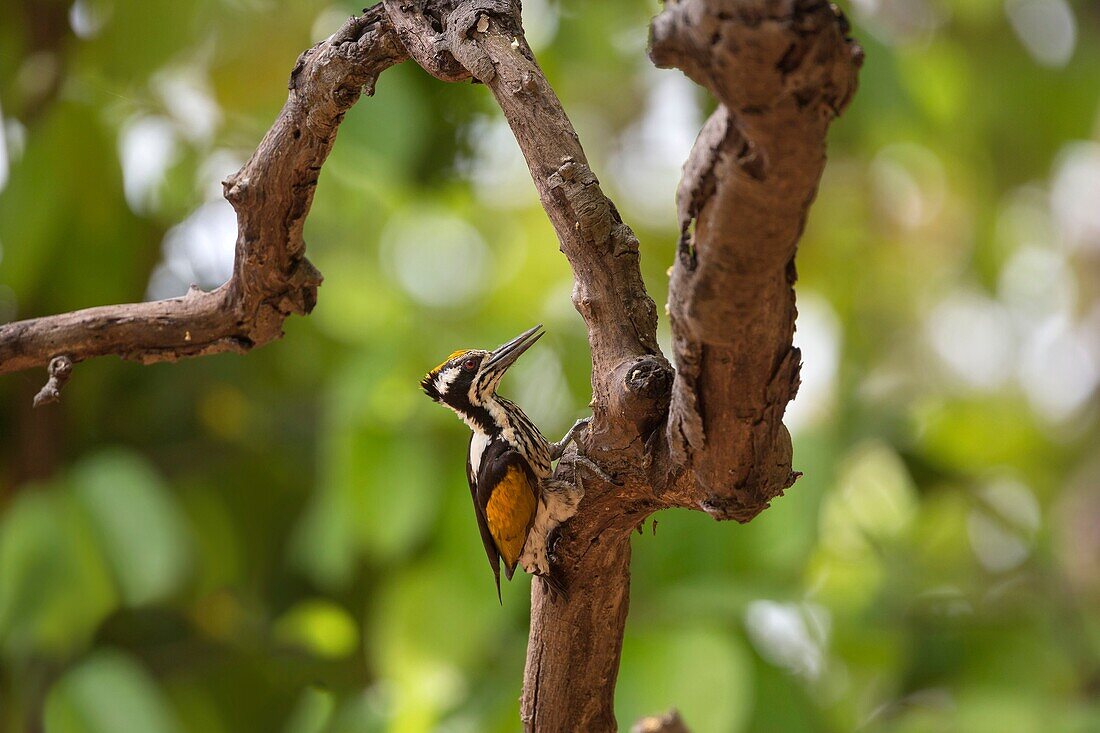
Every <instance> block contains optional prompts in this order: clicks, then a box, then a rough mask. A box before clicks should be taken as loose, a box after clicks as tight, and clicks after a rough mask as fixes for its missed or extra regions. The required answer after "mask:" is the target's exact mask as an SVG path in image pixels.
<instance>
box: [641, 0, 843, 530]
mask: <svg viewBox="0 0 1100 733" xmlns="http://www.w3.org/2000/svg"><path fill="white" fill-rule="evenodd" d="M846 32H847V24H846V23H845V22H844V21H843V18H842V17H841V16H840V15H839V11H837V10H836V8H835V6H830V5H828V4H826V3H824V2H821V1H820V0H782V1H781V2H773V1H771V0H738V1H737V2H732V1H730V0H724V1H723V0H678V1H675V0H670V1H669V2H668V3H667V5H666V7H665V10H664V11H663V12H662V13H661V15H659V16H658V17H657V18H656V19H655V20H654V21H653V25H652V29H651V49H650V56H651V57H652V59H653V61H654V62H655V63H656V64H657V65H658V66H664V67H670V66H673V67H677V68H680V69H682V70H683V71H684V73H686V74H687V75H688V76H690V77H691V78H692V79H694V80H695V81H696V82H698V83H700V84H702V85H703V86H705V87H707V88H708V89H710V91H711V92H713V93H714V95H715V96H716V97H717V98H718V100H719V101H720V102H721V105H720V106H719V108H718V110H717V111H715V112H714V114H713V115H712V116H711V118H710V119H709V120H708V121H707V123H706V125H705V126H704V127H703V131H702V132H701V133H700V134H699V138H698V139H697V140H696V142H695V146H694V148H693V149H692V151H691V155H690V157H689V158H688V161H687V163H686V165H685V166H684V176H683V179H682V181H681V184H680V188H679V191H678V193H677V208H678V210H679V219H680V242H679V248H678V252H677V256H676V261H675V264H674V266H673V272H672V281H671V284H670V288H669V307H670V315H671V318H672V333H673V337H674V348H675V360H676V365H677V372H676V383H675V386H674V388H673V392H672V408H671V412H670V415H669V420H668V444H669V449H670V452H671V457H672V460H673V462H674V464H675V465H676V466H678V467H685V468H690V469H691V471H690V473H689V474H686V475H685V480H684V481H683V482H681V485H680V487H679V490H678V492H677V493H676V494H675V496H672V497H670V498H671V499H673V500H674V501H675V502H676V503H678V504H680V505H683V506H688V507H693V508H702V509H704V510H705V511H707V512H709V513H710V514H711V515H712V516H714V517H715V518H717V519H737V520H739V521H742V522H745V521H748V520H749V519H752V518H753V517H754V516H756V515H757V514H758V513H759V512H760V511H761V510H763V509H764V508H765V507H767V505H768V502H769V501H770V500H771V499H772V498H774V497H775V496H777V495H779V494H781V493H782V492H783V491H784V489H786V488H787V487H789V486H790V485H791V484H792V483H793V482H794V480H795V479H796V478H797V476H798V474H796V473H794V472H793V471H792V470H791V438H790V435H789V434H788V433H787V429H786V428H785V427H784V426H783V422H782V417H783V411H784V409H785V408H786V406H787V403H788V402H789V401H790V400H792V399H793V398H794V395H795V392H796V390H797V389H798V370H799V352H798V349H796V348H794V347H793V346H792V339H793V335H794V319H795V314H796V311H795V298H794V287H793V286H794V282H795V277H796V274H795V265H794V254H795V248H796V246H797V244H798V239H799V237H800V236H801V235H802V229H803V227H804V226H805V223H806V215H807V213H808V212H809V208H810V204H811V202H812V201H813V198H814V195H815V193H816V192H817V185H818V181H819V180H820V178H821V172H822V169H823V168H824V165H825V133H826V131H827V129H828V126H829V123H830V122H831V121H832V120H833V119H834V118H835V117H836V116H837V115H838V114H840V112H841V110H843V109H844V107H845V106H846V105H847V104H848V101H849V100H850V99H851V97H852V95H853V94H854V92H855V88H856V72H857V70H858V67H859V63H860V61H861V59H862V51H861V50H860V49H859V47H858V46H857V45H855V44H854V43H853V42H852V41H851V40H850V39H848V38H846Z"/></svg>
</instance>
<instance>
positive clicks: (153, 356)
mask: <svg viewBox="0 0 1100 733" xmlns="http://www.w3.org/2000/svg"><path fill="white" fill-rule="evenodd" d="M404 58H405V51H404V48H403V47H402V46H401V45H400V43H398V41H397V38H396V35H395V34H394V32H393V28H392V27H391V26H390V24H389V20H388V18H387V17H386V14H385V11H384V10H383V9H382V7H381V6H380V5H378V6H375V7H374V8H371V9H369V10H367V11H365V12H364V14H363V15H361V16H359V17H355V18H351V19H349V20H348V21H347V23H345V24H344V26H343V27H342V28H341V29H340V30H339V31H337V32H336V33H335V34H333V35H332V36H331V37H330V38H329V39H327V40H326V41H324V42H322V43H319V44H317V45H316V46H314V47H313V48H311V49H309V50H308V51H306V52H305V53H303V54H302V55H301V57H299V59H298V63H297V65H296V66H295V67H294V71H293V72H292V74H291V77H290V94H289V96H288V98H287V101H286V104H285V105H284V106H283V109H282V112H281V113H280V114H279V117H278V119H276V120H275V123H274V124H273V125H272V127H271V129H270V130H269V131H268V133H267V135H266V136H264V139H263V141H262V142H261V143H260V145H259V147H258V148H257V149H256V152H255V153H253V155H252V158H251V159H250V160H249V161H248V163H246V164H245V166H244V167H243V168H242V169H241V170H240V171H239V172H238V173H236V174H234V175H232V176H230V177H229V179H227V180H226V181H225V184H224V186H225V196H226V198H227V199H229V201H230V203H232V204H233V207H234V208H235V209H236V211H237V249H236V258H235V260H234V265H233V277H232V278H231V279H230V280H229V282H227V283H226V284H224V285H222V286H221V287H219V288H217V289H216V290H214V291H212V292H203V291H201V290H199V289H197V288H194V287H193V288H192V289H191V290H190V291H189V292H188V293H187V295H185V296H183V297H181V298H172V299H168V300H160V301H155V302H150V303H131V304H126V305H112V306H102V307H98V308H88V309H86V310H81V311H76V312H73V313H64V314H61V315H56V316H47V317H44V318H34V319H30V320H25V321H17V322H15V323H9V324H6V325H3V326H0V374H5V373H8V372H15V371H19V370H22V369H29V368H32V367H36V366H44V365H46V364H48V363H50V361H51V360H52V359H54V357H58V356H65V357H68V358H69V359H70V360H71V361H72V362H78V361H83V360H85V359H90V358H93V357H97V356H105V355H109V354H114V355H117V356H120V357H122V358H124V359H133V360H136V361H140V362H142V363H146V364H148V363H151V362H157V361H175V360H177V359H181V358H184V357H191V356H201V355H204V354H214V353H219V352H225V351H236V352H242V351H247V350H249V349H251V348H253V347H256V346H261V345H263V344H265V343H268V342H269V341H272V340H274V339H277V338H279V337H280V336H282V324H283V321H284V320H285V319H286V318H287V316H289V315H290V314H291V313H297V314H305V313H309V312H310V311H311V310H312V309H313V305H314V303H315V302H316V299H317V287H318V286H319V285H320V284H321V275H320V273H319V272H317V270H316V269H315V268H314V267H313V265H311V264H310V262H309V260H307V259H306V258H305V256H304V250H305V243H304V241H303V239H302V226H303V224H304V222H305V217H306V214H307V213H308V212H309V208H310V205H311V204H312V202H313V191H314V187H315V186H316V184H317V176H318V174H319V172H320V170H321V165H322V164H323V163H324V162H325V159H326V158H327V157H328V153H329V151H330V150H331V149H332V144H333V141H334V140H335V137H336V129H337V127H338V125H339V124H340V121H341V120H342V119H343V116H344V113H345V112H346V111H347V110H348V108H349V107H351V105H352V104H354V103H355V101H356V100H357V99H358V98H359V96H360V93H361V92H362V91H363V90H366V92H367V93H368V94H370V93H372V92H373V84H374V82H375V80H376V79H377V77H378V74H380V73H381V72H382V71H383V70H384V69H386V68H388V67H389V66H391V65H393V64H395V63H397V62H399V61H401V60H403V59H404Z"/></svg>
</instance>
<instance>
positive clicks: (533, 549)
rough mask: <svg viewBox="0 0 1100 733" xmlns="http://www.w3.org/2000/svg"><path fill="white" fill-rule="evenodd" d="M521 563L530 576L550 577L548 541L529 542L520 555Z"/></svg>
mask: <svg viewBox="0 0 1100 733" xmlns="http://www.w3.org/2000/svg"><path fill="white" fill-rule="evenodd" d="M519 562H520V564H521V565H523V569H524V570H526V571H527V573H528V574H530V575H544V576H545V575H549V574H550V557H549V555H548V553H547V551H546V541H545V539H543V540H542V541H541V542H540V541H536V542H528V543H527V546H526V547H525V548H524V549H523V554H522V555H520V558H519Z"/></svg>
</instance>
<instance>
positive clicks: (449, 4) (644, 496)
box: [384, 0, 672, 732]
mask: <svg viewBox="0 0 1100 733" xmlns="http://www.w3.org/2000/svg"><path fill="white" fill-rule="evenodd" d="M384 2H385V5H386V8H387V10H388V11H389V12H390V17H391V20H392V21H393V24H394V27H395V28H398V29H399V33H400V34H401V38H402V41H403V42H404V43H405V44H406V47H407V48H409V50H410V53H411V54H412V56H413V57H414V58H415V59H416V61H417V62H418V63H420V64H421V65H422V66H424V67H425V69H427V70H428V71H429V72H430V73H432V74H433V75H435V76H437V77H439V78H442V79H462V78H465V75H464V74H462V73H460V72H456V70H455V69H454V67H453V64H452V63H451V60H453V61H455V62H457V63H458V64H459V65H460V66H461V67H462V68H463V69H466V70H467V71H468V72H469V74H470V75H472V76H473V77H474V78H475V79H476V80H478V81H480V82H481V83H483V84H485V85H486V86H487V87H488V88H489V90H490V91H491V92H492V94H493V97H494V99H495V100H496V101H497V104H499V106H500V108H501V111H502V112H503V113H504V117H505V119H506V120H507V121H508V124H509V125H510V127H511V129H512V133H513V134H514V136H515V138H516V141H517V142H518V143H519V146H520V149H521V150H522V151H523V155H524V158H525V159H526V161H527V166H528V168H529V169H530V172H531V178H532V179H533V181H534V183H535V188H536V189H537V191H538V194H539V200H540V201H541V202H542V206H543V209H545V211H546V213H547V216H548V217H549V218H550V222H551V223H552V224H553V226H554V230H555V231H556V232H557V235H558V241H559V242H560V244H561V250H562V252H563V253H564V254H565V256H566V258H567V259H568V260H569V263H570V265H571V266H572V268H573V274H574V289H573V303H574V305H575V306H576V308H577V310H578V311H579V312H580V314H581V316H582V317H583V318H584V321H585V324H586V326H587V329H588V340H589V345H590V347H591V354H592V394H593V397H592V411H593V422H592V428H591V430H590V431H589V436H588V440H587V442H586V443H585V445H584V446H583V448H582V451H581V452H582V453H584V454H585V455H587V456H589V457H590V458H592V459H594V460H596V461H597V462H598V463H599V464H600V465H602V466H603V468H604V470H605V471H609V472H612V473H614V474H615V475H617V476H618V477H619V478H618V481H619V482H621V485H618V486H616V485H610V484H608V483H606V482H604V481H601V480H599V479H598V478H597V477H596V476H593V475H591V474H588V475H585V477H584V484H585V489H586V496H585V500H584V504H583V508H582V510H581V511H580V512H579V514H578V516H577V517H575V518H574V519H573V520H571V521H570V522H569V523H568V525H567V527H566V528H565V529H564V530H563V532H562V538H561V541H560V542H559V543H558V546H557V548H556V552H557V566H558V567H559V568H560V572H561V573H562V576H563V580H564V582H565V584H566V587H567V588H568V597H567V598H556V597H553V596H551V595H549V594H548V593H547V592H546V589H545V588H544V587H543V584H541V583H534V584H533V585H532V596H531V605H532V608H531V636H530V639H529V643H528V648H527V666H526V672H525V676H524V692H523V698H522V703H521V704H522V711H521V716H522V718H523V721H524V725H525V727H526V729H527V730H537V731H546V732H551V731H572V730H591V731H606V730H614V729H615V727H616V725H615V715H614V709H613V702H614V691H615V679H616V676H617V674H618V667H619V657H620V654H621V651H622V639H623V629H624V626H625V623H626V612H627V602H628V598H629V579H630V539H629V538H630V533H631V531H632V530H633V529H634V528H635V527H636V526H637V524H638V522H639V521H641V519H642V518H644V516H645V514H646V513H647V512H648V511H652V510H653V509H655V508H656V506H657V504H656V502H654V501H652V500H651V499H650V498H648V497H650V495H651V490H650V485H651V482H650V480H649V476H648V472H647V469H648V462H647V439H648V438H649V437H650V435H652V434H653V432H654V430H655V428H656V427H657V426H658V425H659V424H660V420H661V417H662V415H663V412H664V410H665V408H666V407H667V393H668V389H669V386H670V385H671V380H672V370H671V367H670V366H669V365H668V363H667V361H665V359H664V357H663V356H662V355H661V353H660V349H659V347H658V346H657V337H656V330H657V313H656V308H655V306H654V304H653V301H652V299H651V298H650V297H649V295H648V294H647V293H646V290H645V285H644V284H643V282H642V277H641V271H640V269H639V266H638V260H639V254H638V239H637V237H635V235H634V232H633V231H631V229H630V227H628V226H627V225H626V224H624V223H623V221H622V218H621V217H620V216H619V213H618V211H617V210H616V208H615V206H614V204H612V203H611V201H610V199H608V198H607V196H605V195H604V193H603V191H602V190H601V189H600V185H599V181H598V180H597V178H596V176H595V174H594V173H593V172H592V169H591V168H590V167H589V165H588V160H587V158H586V156H585V154H584V150H583V149H582V148H581V145H580V142H579V139H578V137H577V133H576V131H575V130H574V129H573V125H572V124H571V123H570V121H569V118H568V117H567V116H566V114H565V111H564V110H563V109H562V106H561V102H560V101H559V100H558V98H557V95H556V94H555V93H554V91H553V89H552V88H551V87H550V84H549V83H548V82H547V80H546V77H545V76H544V74H543V73H542V70H541V69H540V68H539V66H538V63H537V62H536V61H535V58H534V54H533V53H532V52H531V49H530V47H529V46H528V45H527V42H526V40H525V39H524V36H523V28H522V24H521V20H520V9H519V3H518V2H511V1H510V0H466V1H464V2H453V1H452V0H420V1H418V2H414V1H410V0H384ZM563 463H565V464H569V463H570V459H569V458H567V459H566V460H565V461H563ZM574 471H580V472H581V473H582V474H584V473H585V471H586V469H584V468H582V467H580V466H578V465H577V464H572V469H570V468H569V467H568V466H566V467H559V471H558V477H559V478H560V479H564V480H576V479H575V477H574V473H573V472H574Z"/></svg>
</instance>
